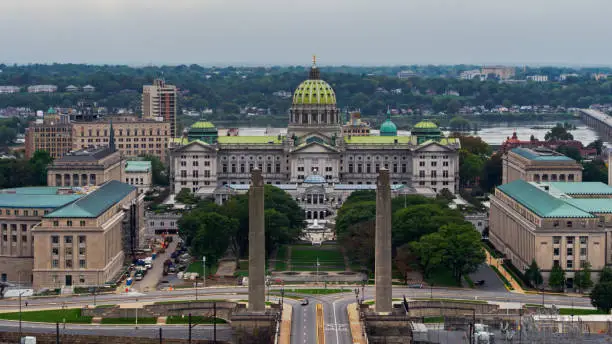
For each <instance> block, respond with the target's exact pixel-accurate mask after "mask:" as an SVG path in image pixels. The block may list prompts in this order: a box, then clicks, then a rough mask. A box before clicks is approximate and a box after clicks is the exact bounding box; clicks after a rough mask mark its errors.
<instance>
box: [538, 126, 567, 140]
mask: <svg viewBox="0 0 612 344" xmlns="http://www.w3.org/2000/svg"><path fill="white" fill-rule="evenodd" d="M573 139H574V136H573V135H572V134H570V133H569V132H568V128H567V127H566V126H564V125H562V124H561V123H557V125H555V126H554V127H552V128H551V129H550V131H548V132H547V133H546V135H544V140H546V141H566V140H573Z"/></svg>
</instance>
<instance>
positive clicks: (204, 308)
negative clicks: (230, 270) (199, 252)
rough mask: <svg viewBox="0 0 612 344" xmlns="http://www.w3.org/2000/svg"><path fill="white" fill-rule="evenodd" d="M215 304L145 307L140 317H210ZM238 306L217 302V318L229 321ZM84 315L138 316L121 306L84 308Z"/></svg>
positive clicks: (171, 304)
mask: <svg viewBox="0 0 612 344" xmlns="http://www.w3.org/2000/svg"><path fill="white" fill-rule="evenodd" d="M214 303H215V302H210V301H194V302H177V303H160V304H152V305H145V306H144V307H142V308H138V317H139V318H158V317H162V316H173V315H176V316H180V315H184V316H187V315H189V313H191V315H192V316H205V317H209V316H213V314H214ZM236 305H237V303H235V302H225V301H222V302H216V307H217V318H221V319H224V320H227V321H229V320H230V318H231V315H232V314H233V313H234V311H235V309H236ZM82 314H83V316H92V317H100V318H134V317H135V316H136V308H119V306H113V307H99V308H83V311H82Z"/></svg>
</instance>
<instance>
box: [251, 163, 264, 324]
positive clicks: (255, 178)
mask: <svg viewBox="0 0 612 344" xmlns="http://www.w3.org/2000/svg"><path fill="white" fill-rule="evenodd" d="M265 256H266V237H265V233H264V182H263V177H262V176H261V170H260V169H257V168H256V169H253V171H252V172H251V187H250V189H249V308H248V310H249V311H251V312H264V311H265V310H266V304H265V301H266V286H265V273H266V265H265Z"/></svg>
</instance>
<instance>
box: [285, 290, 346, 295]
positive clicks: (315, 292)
mask: <svg viewBox="0 0 612 344" xmlns="http://www.w3.org/2000/svg"><path fill="white" fill-rule="evenodd" d="M350 291H352V290H350V289H287V290H286V291H285V292H287V293H297V294H312V295H328V294H338V293H348V292H350Z"/></svg>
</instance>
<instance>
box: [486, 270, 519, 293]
mask: <svg viewBox="0 0 612 344" xmlns="http://www.w3.org/2000/svg"><path fill="white" fill-rule="evenodd" d="M490 267H491V269H492V270H493V271H495V273H496V274H497V276H498V277H499V279H500V280H501V281H502V282H504V285H505V286H506V288H508V289H510V290H514V288H512V284H510V281H508V279H506V276H504V275H502V274H501V272H499V270H498V269H497V268H496V267H495V266H493V265H490Z"/></svg>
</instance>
